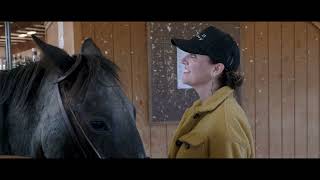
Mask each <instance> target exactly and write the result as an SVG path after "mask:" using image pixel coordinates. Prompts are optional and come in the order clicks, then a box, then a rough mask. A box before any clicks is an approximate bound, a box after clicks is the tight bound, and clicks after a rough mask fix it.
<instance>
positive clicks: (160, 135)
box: [151, 125, 167, 158]
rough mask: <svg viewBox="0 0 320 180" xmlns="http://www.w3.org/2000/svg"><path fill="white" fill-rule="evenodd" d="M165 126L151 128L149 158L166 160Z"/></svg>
mask: <svg viewBox="0 0 320 180" xmlns="http://www.w3.org/2000/svg"><path fill="white" fill-rule="evenodd" d="M166 131H167V130H166V125H154V126H151V157H152V158H167V138H166V137H167V135H166V134H167V132H166Z"/></svg>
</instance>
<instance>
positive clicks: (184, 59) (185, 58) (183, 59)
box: [181, 56, 188, 65]
mask: <svg viewBox="0 0 320 180" xmlns="http://www.w3.org/2000/svg"><path fill="white" fill-rule="evenodd" d="M187 58H188V56H185V57H183V58H182V59H181V63H182V64H184V65H187V64H188V61H187Z"/></svg>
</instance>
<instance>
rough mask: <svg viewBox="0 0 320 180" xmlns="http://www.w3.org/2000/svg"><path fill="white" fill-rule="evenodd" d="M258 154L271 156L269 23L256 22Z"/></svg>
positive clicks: (258, 155)
mask: <svg viewBox="0 0 320 180" xmlns="http://www.w3.org/2000/svg"><path fill="white" fill-rule="evenodd" d="M255 84H256V99H255V100H256V101H255V104H256V156H257V157H258V158H267V157H269V130H268V129H269V122H268V112H269V111H268V24H267V23H265V22H257V23H256V24H255Z"/></svg>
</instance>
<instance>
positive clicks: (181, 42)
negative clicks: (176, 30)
mask: <svg viewBox="0 0 320 180" xmlns="http://www.w3.org/2000/svg"><path fill="white" fill-rule="evenodd" d="M171 43H172V44H173V45H174V46H176V47H178V48H179V49H181V50H183V51H185V52H188V53H193V54H202V53H201V51H200V48H199V47H201V44H200V42H199V41H197V40H192V39H190V40H186V39H171Z"/></svg>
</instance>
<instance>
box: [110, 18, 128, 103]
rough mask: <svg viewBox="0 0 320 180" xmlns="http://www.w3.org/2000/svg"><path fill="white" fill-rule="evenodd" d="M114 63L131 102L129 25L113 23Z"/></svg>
mask: <svg viewBox="0 0 320 180" xmlns="http://www.w3.org/2000/svg"><path fill="white" fill-rule="evenodd" d="M113 37H114V42H113V43H114V50H113V52H114V62H115V64H116V65H118V66H119V68H120V71H119V78H120V81H121V85H122V87H123V90H124V91H125V93H126V95H127V96H128V97H129V99H130V100H132V76H131V75H132V65H131V54H130V53H131V42H130V24H128V23H122V22H121V23H114V24H113Z"/></svg>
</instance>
